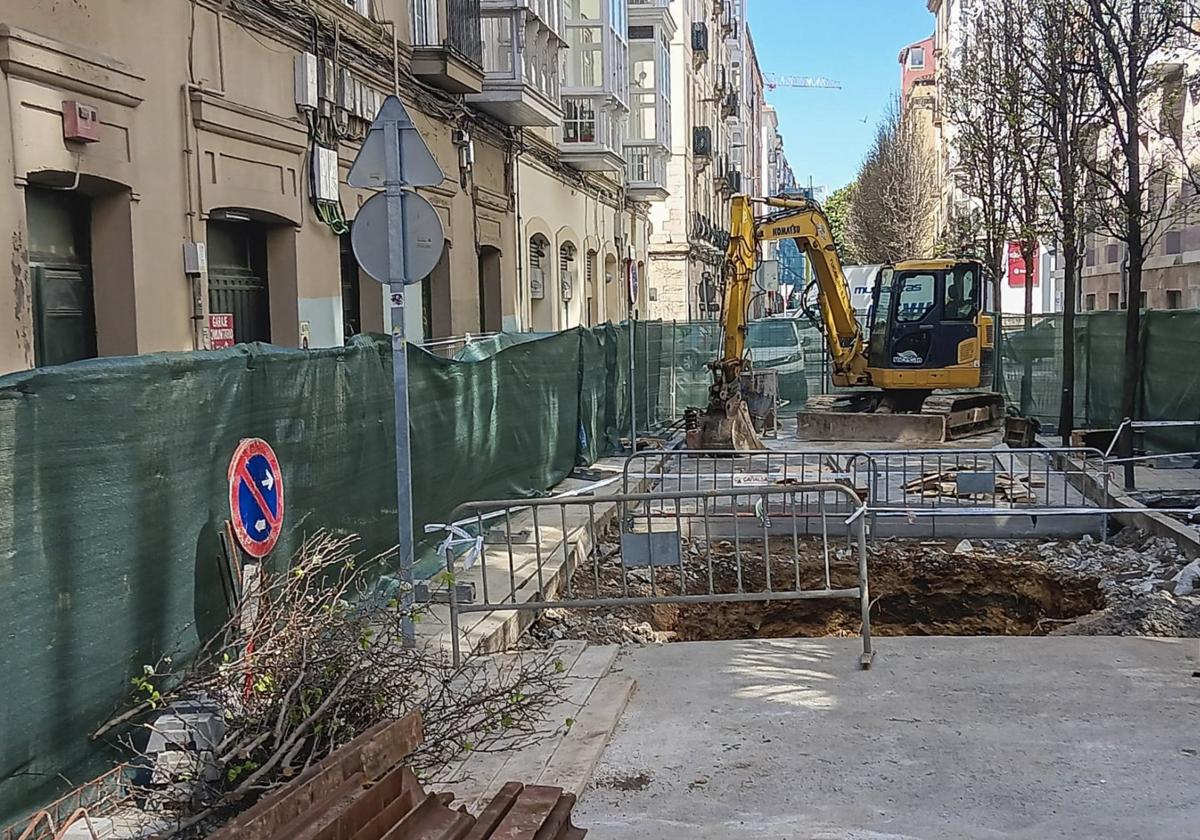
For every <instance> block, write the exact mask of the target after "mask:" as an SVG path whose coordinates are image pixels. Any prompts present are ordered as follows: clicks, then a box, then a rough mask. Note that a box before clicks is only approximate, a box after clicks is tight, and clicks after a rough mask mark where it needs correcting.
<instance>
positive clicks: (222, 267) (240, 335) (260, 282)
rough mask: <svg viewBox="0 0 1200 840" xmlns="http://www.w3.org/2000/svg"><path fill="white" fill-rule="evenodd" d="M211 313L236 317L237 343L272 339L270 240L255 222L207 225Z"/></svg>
mask: <svg viewBox="0 0 1200 840" xmlns="http://www.w3.org/2000/svg"><path fill="white" fill-rule="evenodd" d="M208 311H209V312H212V313H220V314H229V315H233V340H234V341H235V342H237V343H238V344H244V343H247V342H250V341H266V342H269V341H270V340H271V298H270V294H269V291H268V287H267V239H266V231H265V229H264V228H263V227H262V225H258V224H254V223H253V222H218V221H210V222H209V223H208Z"/></svg>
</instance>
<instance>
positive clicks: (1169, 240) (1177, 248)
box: [1163, 230, 1183, 254]
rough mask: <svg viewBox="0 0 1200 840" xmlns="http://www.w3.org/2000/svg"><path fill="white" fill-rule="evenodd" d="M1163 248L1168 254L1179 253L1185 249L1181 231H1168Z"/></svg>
mask: <svg viewBox="0 0 1200 840" xmlns="http://www.w3.org/2000/svg"><path fill="white" fill-rule="evenodd" d="M1163 250H1164V251H1165V252H1166V253H1168V254H1178V253H1181V252H1182V251H1183V237H1182V236H1181V235H1180V233H1179V231H1177V230H1169V231H1167V233H1166V235H1165V236H1164V237H1163Z"/></svg>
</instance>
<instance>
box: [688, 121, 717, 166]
mask: <svg viewBox="0 0 1200 840" xmlns="http://www.w3.org/2000/svg"><path fill="white" fill-rule="evenodd" d="M712 153H713V137H712V128H711V127H709V126H707V125H697V126H694V127H693V128H692V157H694V158H702V159H703V160H705V161H707V160H709V159H711V158H712Z"/></svg>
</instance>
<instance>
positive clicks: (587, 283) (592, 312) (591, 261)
mask: <svg viewBox="0 0 1200 840" xmlns="http://www.w3.org/2000/svg"><path fill="white" fill-rule="evenodd" d="M596 256H597V255H596V252H595V250H593V249H589V250H588V252H587V256H586V257H585V258H584V261H583V287H584V289H585V294H586V295H587V307H586V309H585V310H584V311H585V313H586V315H585V317H586V318H587V325H588V326H589V327H594V326H596V324H598V323H600V311H599V307H600V296H599V292H598V290H597V289H596Z"/></svg>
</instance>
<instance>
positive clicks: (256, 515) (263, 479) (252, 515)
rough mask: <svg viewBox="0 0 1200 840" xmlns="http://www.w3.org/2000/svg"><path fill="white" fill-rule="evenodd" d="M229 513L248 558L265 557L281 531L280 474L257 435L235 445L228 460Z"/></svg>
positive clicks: (272, 458)
mask: <svg viewBox="0 0 1200 840" xmlns="http://www.w3.org/2000/svg"><path fill="white" fill-rule="evenodd" d="M229 515H230V519H231V520H232V522H233V532H234V534H235V535H236V536H237V540H238V542H239V543H240V544H241V546H242V549H243V550H245V552H246V553H247V554H249V555H250V556H251V557H255V558H260V557H265V556H267V554H269V553H270V551H271V549H273V548H274V547H275V543H277V542H278V541H279V534H280V532H281V531H282V530H283V474H282V473H281V472H280V469H279V460H278V459H277V458H276V457H275V452H274V451H273V450H272V449H271V447H270V445H269V444H268V443H267V442H266V441H265V440H262V439H260V438H247V439H246V440H243V441H242V442H241V443H239V444H238V447H237V449H235V450H234V452H233V458H232V459H230V461H229Z"/></svg>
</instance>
